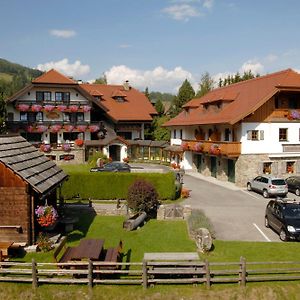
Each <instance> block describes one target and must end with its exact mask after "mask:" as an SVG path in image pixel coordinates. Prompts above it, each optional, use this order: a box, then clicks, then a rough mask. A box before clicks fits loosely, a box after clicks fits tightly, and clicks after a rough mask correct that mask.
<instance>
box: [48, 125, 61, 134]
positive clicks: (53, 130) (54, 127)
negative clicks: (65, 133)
mask: <svg viewBox="0 0 300 300" xmlns="http://www.w3.org/2000/svg"><path fill="white" fill-rule="evenodd" d="M61 128H62V126H61V125H52V126H51V128H50V130H51V132H53V133H56V132H59V131H60V130H61Z"/></svg>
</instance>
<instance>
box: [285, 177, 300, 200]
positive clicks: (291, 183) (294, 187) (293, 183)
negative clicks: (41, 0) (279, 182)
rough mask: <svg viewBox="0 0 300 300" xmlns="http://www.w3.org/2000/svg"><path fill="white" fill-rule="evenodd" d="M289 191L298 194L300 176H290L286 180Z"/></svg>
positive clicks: (299, 194)
mask: <svg viewBox="0 0 300 300" xmlns="http://www.w3.org/2000/svg"><path fill="white" fill-rule="evenodd" d="M285 181H286V183H287V185H288V190H289V192H292V193H295V194H296V195H297V196H300V176H291V177H288V178H287V179H286V180H285Z"/></svg>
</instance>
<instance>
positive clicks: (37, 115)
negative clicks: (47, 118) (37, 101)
mask: <svg viewBox="0 0 300 300" xmlns="http://www.w3.org/2000/svg"><path fill="white" fill-rule="evenodd" d="M43 117H44V116H43V112H41V111H39V112H37V113H36V115H35V119H36V121H43Z"/></svg>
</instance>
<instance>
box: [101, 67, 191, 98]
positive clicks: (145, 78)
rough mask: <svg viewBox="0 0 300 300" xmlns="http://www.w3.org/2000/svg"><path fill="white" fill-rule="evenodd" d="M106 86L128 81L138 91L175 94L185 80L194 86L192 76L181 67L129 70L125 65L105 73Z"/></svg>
mask: <svg viewBox="0 0 300 300" xmlns="http://www.w3.org/2000/svg"><path fill="white" fill-rule="evenodd" d="M105 76H106V78H107V82H108V84H122V83H123V82H124V81H125V80H129V82H130V84H131V85H132V86H133V87H135V88H137V89H140V90H144V89H145V88H146V87H148V88H149V90H150V91H160V92H170V93H177V91H178V89H179V87H180V86H181V85H182V83H183V81H184V80H185V79H188V80H189V81H190V83H191V84H192V85H193V84H195V80H194V78H193V76H192V74H191V73H190V72H188V71H186V70H184V69H182V67H176V68H174V69H173V70H167V69H164V68H163V67H161V66H158V67H156V68H154V69H153V70H146V71H145V70H137V69H131V68H129V67H127V66H125V65H119V66H113V67H112V68H110V70H108V71H106V72H105Z"/></svg>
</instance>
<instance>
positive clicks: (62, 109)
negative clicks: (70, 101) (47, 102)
mask: <svg viewBox="0 0 300 300" xmlns="http://www.w3.org/2000/svg"><path fill="white" fill-rule="evenodd" d="M56 109H57V110H58V111H60V112H63V111H66V110H67V106H66V105H57V106H56Z"/></svg>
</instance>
